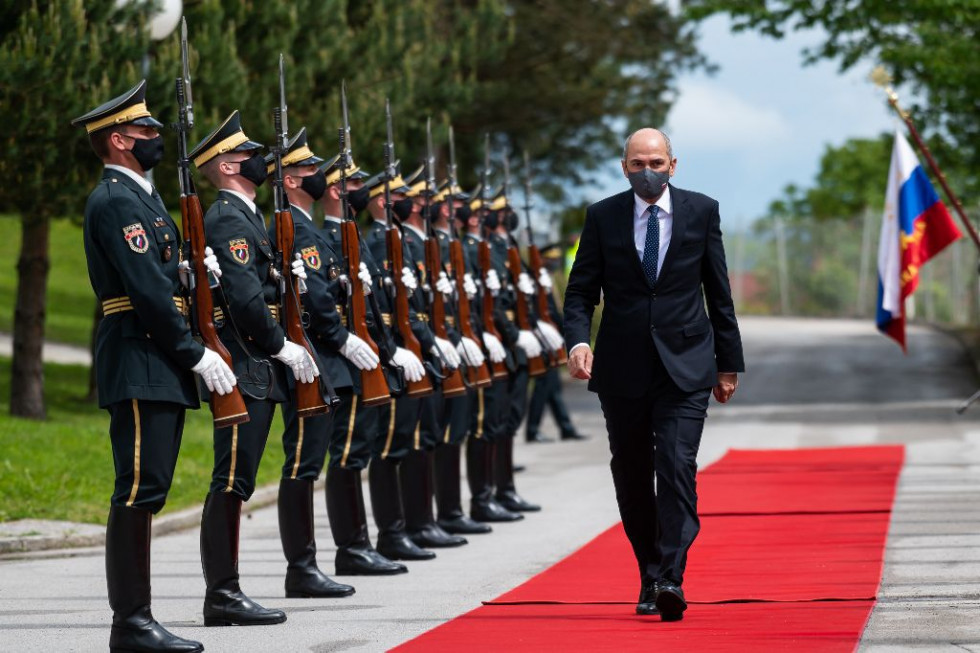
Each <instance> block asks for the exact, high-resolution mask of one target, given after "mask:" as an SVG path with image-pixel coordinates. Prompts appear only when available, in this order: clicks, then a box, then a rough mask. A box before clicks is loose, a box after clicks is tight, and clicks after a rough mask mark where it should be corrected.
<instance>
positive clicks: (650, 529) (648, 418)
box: [599, 360, 711, 584]
mask: <svg viewBox="0 0 980 653" xmlns="http://www.w3.org/2000/svg"><path fill="white" fill-rule="evenodd" d="M655 364H656V365H657V366H658V368H659V369H658V370H657V371H656V372H655V374H654V379H655V381H654V383H653V385H652V386H651V387H650V389H649V390H648V391H647V392H646V394H645V395H644V396H642V397H640V398H637V397H619V396H611V395H604V394H601V393H600V394H599V401H600V403H601V405H602V413H603V415H604V417H605V419H606V430H607V431H608V433H609V450H610V452H611V453H612V461H611V463H610V466H611V468H612V475H613V483H614V484H615V486H616V502H617V503H618V504H619V514H620V516H621V517H622V519H623V526H624V528H625V529H626V535H627V537H629V540H630V544H631V545H632V546H633V553H634V554H635V555H636V561H637V564H638V566H639V570H640V580H641V582H642V581H646V580H668V581H671V582H674V583H678V584H680V583H681V582H682V581H683V580H684V567H685V566H686V564H687V552H688V550H689V549H690V548H691V544H693V543H694V538H695V537H697V534H698V530H699V529H700V522H699V521H698V514H697V486H696V482H695V475H696V473H697V455H698V446H699V445H700V443H701V431H702V429H703V427H704V418H705V415H706V410H707V407H708V396H709V395H710V393H711V389H710V388H708V389H705V390H698V391H696V392H684V391H682V390H681V389H680V388H678V387H677V386H676V385H675V384H674V382H673V381H671V380H670V377H669V376H668V375H667V372H666V370H664V369H663V366H662V364H661V363H660V362H659V360H658V361H656V362H655ZM655 477H656V480H655Z"/></svg>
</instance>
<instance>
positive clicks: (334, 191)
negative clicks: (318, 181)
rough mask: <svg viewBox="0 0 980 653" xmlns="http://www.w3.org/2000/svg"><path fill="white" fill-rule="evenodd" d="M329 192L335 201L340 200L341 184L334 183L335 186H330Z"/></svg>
mask: <svg viewBox="0 0 980 653" xmlns="http://www.w3.org/2000/svg"><path fill="white" fill-rule="evenodd" d="M327 193H328V194H329V195H330V199H331V200H333V201H334V202H336V201H339V200H340V186H339V185H337V184H334V185H333V186H331V187H330V188H328V189H327Z"/></svg>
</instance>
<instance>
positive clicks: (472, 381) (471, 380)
mask: <svg viewBox="0 0 980 653" xmlns="http://www.w3.org/2000/svg"><path fill="white" fill-rule="evenodd" d="M455 192H456V144H455V142H454V141H453V126H452V125H450V126H449V198H450V202H452V196H453V193H455ZM450 220H452V218H450ZM454 230H455V227H454V226H451V227H450V229H449V263H450V265H451V266H452V271H453V275H454V276H455V277H456V288H457V289H458V290H459V298H458V302H457V326H458V327H459V332H460V334H461V335H462V336H463V337H464V338H469V339H470V340H472V341H474V342H480V340H478V339H477V337H476V334H474V332H473V323H472V322H471V321H470V315H471V314H470V299H469V297H467V296H466V291H465V290H463V288H464V286H463V279H464V277H465V276H466V259H465V258H464V257H463V244H462V243H461V242H459V238H457V237H455V235H454V233H453V232H454ZM462 358H463V359H464V360H463V362H464V363H465V365H466V381H467V384H468V385H469V386H470V387H471V388H485V387H487V386H489V385H490V384H491V383H493V381H492V380H491V378H490V373H489V372H488V371H487V367H486V365H479V366H477V365H471V364H470V363H469V362H467V361H466V360H465V358H466V357H465V356H463V357H462Z"/></svg>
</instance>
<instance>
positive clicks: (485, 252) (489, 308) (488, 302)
mask: <svg viewBox="0 0 980 653" xmlns="http://www.w3.org/2000/svg"><path fill="white" fill-rule="evenodd" d="M477 259H478V260H477V263H478V264H479V266H480V270H481V271H482V273H483V277H484V279H486V276H487V272H489V271H490V270H491V267H490V266H491V263H490V243H488V242H487V241H486V240H481V241H480V244H479V246H478V249H477ZM483 332H484V333H489V334H490V335H492V336H493V337H494V338H496V339H497V340H500V341H501V344H503V341H502V340H501V339H500V332H498V331H497V325H495V324H494V323H493V295H492V294H491V293H490V291H489V290H488V289H487V287H486V281H484V284H483ZM490 372H491V373H492V374H493V378H495V379H504V378H507V366H506V365H505V364H504V362H503V361H501V362H499V363H494V362H491V363H490Z"/></svg>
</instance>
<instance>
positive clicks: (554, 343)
mask: <svg viewBox="0 0 980 653" xmlns="http://www.w3.org/2000/svg"><path fill="white" fill-rule="evenodd" d="M538 331H540V332H541V338H542V339H543V340H544V342H545V344H546V345H548V349H550V350H551V351H558V350H559V349H561V348H562V345H564V344H565V339H564V338H562V337H561V334H560V333H558V329H556V328H555V327H553V326H551V325H550V324H548V323H547V322H545V321H544V320H538Z"/></svg>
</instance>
